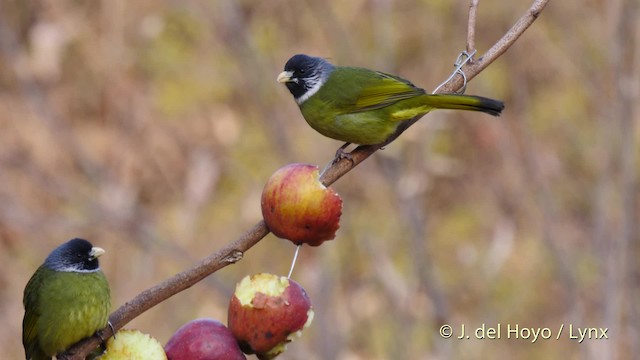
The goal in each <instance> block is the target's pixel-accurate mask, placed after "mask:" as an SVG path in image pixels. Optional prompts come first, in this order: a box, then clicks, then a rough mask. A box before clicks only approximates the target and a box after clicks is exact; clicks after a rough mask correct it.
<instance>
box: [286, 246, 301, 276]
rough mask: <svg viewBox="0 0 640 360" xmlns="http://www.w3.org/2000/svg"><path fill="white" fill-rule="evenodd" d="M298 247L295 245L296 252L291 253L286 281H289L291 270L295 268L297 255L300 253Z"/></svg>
mask: <svg viewBox="0 0 640 360" xmlns="http://www.w3.org/2000/svg"><path fill="white" fill-rule="evenodd" d="M301 246H302V244H300V245H296V252H295V253H293V260H292V261H291V268H289V275H287V279H291V274H293V268H294V267H296V261H297V260H298V253H299V252H300V247H301Z"/></svg>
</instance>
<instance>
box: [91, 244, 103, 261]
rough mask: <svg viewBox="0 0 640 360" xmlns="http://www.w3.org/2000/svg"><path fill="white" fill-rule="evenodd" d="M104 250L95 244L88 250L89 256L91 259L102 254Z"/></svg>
mask: <svg viewBox="0 0 640 360" xmlns="http://www.w3.org/2000/svg"><path fill="white" fill-rule="evenodd" d="M105 252H106V251H104V249H103V248H99V247H97V246H94V247H92V248H91V251H90V252H89V257H90V258H92V259H97V258H99V257H100V255H102V254H104V253H105Z"/></svg>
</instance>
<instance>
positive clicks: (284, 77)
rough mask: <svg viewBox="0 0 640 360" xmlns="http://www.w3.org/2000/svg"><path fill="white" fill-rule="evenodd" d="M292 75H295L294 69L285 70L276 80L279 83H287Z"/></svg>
mask: <svg viewBox="0 0 640 360" xmlns="http://www.w3.org/2000/svg"><path fill="white" fill-rule="evenodd" d="M291 76H293V71H283V72H281V73H280V75H278V78H277V79H276V81H278V82H279V83H286V82H289V81H291Z"/></svg>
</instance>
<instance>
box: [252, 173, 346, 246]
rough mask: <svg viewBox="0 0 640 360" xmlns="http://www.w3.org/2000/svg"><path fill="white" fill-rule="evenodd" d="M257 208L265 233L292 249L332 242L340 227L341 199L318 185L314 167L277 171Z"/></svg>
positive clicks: (318, 176) (320, 184)
mask: <svg viewBox="0 0 640 360" xmlns="http://www.w3.org/2000/svg"><path fill="white" fill-rule="evenodd" d="M261 205H262V206H261V207H262V216H263V217H264V221H265V223H266V224H267V227H268V228H269V230H270V231H271V232H272V233H273V234H274V235H276V236H277V237H279V238H283V239H287V240H289V241H291V242H293V243H294V244H296V245H301V244H309V245H311V246H319V245H320V244H322V243H323V242H324V241H326V240H332V239H334V238H335V237H336V231H337V230H338V228H339V227H340V216H341V215H342V199H341V198H340V196H339V195H338V194H337V193H336V192H335V191H334V190H333V189H331V188H327V187H326V186H324V185H323V184H322V183H321V182H320V173H319V169H318V167H317V166H315V165H309V164H297V163H296V164H289V165H286V166H284V167H282V168H280V169H278V170H277V171H276V172H275V173H273V175H271V177H270V178H269V180H268V181H267V183H266V185H265V187H264V190H263V191H262V201H261Z"/></svg>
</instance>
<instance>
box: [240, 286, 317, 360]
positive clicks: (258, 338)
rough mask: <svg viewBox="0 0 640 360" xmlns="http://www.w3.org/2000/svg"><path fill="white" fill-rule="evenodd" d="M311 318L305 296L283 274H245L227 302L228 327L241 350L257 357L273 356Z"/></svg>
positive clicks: (299, 288) (294, 336) (305, 325)
mask: <svg viewBox="0 0 640 360" xmlns="http://www.w3.org/2000/svg"><path fill="white" fill-rule="evenodd" d="M312 320H313V309H312V308H311V300H310V299H309V296H307V293H306V292H305V291H304V289H303V288H302V287H301V286H300V285H299V284H298V283H296V282H295V281H293V280H290V279H287V278H286V277H284V276H277V275H273V274H257V275H252V276H247V277H245V278H244V279H242V281H240V282H239V283H238V284H237V285H236V291H235V293H234V294H233V296H232V297H231V302H230V304H229V329H230V330H231V332H232V333H233V336H234V337H235V338H236V340H237V341H238V343H239V344H240V348H241V349H242V351H244V352H245V353H247V354H256V355H257V356H258V358H259V359H273V358H275V357H276V356H278V355H279V354H281V353H282V352H284V351H285V349H286V346H287V344H288V343H289V342H291V341H293V340H294V339H295V338H296V337H300V335H301V334H302V330H303V329H304V328H306V327H308V326H309V325H310V324H311V321H312Z"/></svg>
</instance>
